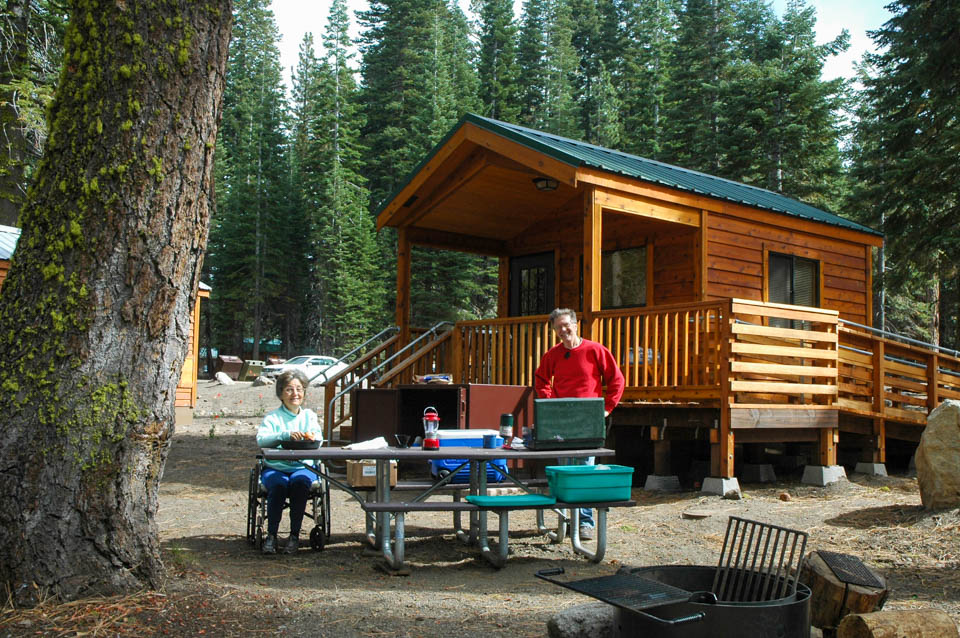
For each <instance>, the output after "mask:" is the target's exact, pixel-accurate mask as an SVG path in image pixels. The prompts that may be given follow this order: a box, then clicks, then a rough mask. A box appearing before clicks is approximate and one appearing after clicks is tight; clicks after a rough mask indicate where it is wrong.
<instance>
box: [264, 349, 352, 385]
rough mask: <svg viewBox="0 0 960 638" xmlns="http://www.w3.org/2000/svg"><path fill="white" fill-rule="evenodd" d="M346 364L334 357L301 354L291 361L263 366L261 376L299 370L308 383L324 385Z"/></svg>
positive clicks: (272, 375) (273, 375)
mask: <svg viewBox="0 0 960 638" xmlns="http://www.w3.org/2000/svg"><path fill="white" fill-rule="evenodd" d="M346 367H347V364H346V363H344V362H343V361H341V360H340V359H337V358H336V357H325V356H323V355H309V354H302V355H300V356H297V357H293V358H292V359H287V360H286V361H284V362H283V363H277V364H274V365H269V366H264V368H263V375H264V376H267V377H275V376H277V375H278V374H280V373H282V372H286V371H287V370H300V371H301V372H303V373H304V374H305V375H307V378H308V379H309V380H310V383H326V382H327V379H329V378H330V377H332V376H334V375H336V374H338V373H339V372H340V371H341V370H344V369H345V368H346Z"/></svg>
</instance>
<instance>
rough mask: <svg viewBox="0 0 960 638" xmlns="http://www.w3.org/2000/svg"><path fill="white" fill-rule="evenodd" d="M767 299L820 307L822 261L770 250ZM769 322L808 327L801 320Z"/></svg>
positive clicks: (799, 327)
mask: <svg viewBox="0 0 960 638" xmlns="http://www.w3.org/2000/svg"><path fill="white" fill-rule="evenodd" d="M767 300H768V301H770V302H772V303H785V304H791V305H794V306H812V307H817V306H819V305H820V263H819V262H818V261H816V260H815V259H805V258H803V257H795V256H794V255H781V254H778V253H770V274H769V282H768V294H767ZM770 325H776V326H779V327H781V328H798V329H805V328H806V326H805V324H804V322H802V321H788V320H778V321H773V320H771V324H770Z"/></svg>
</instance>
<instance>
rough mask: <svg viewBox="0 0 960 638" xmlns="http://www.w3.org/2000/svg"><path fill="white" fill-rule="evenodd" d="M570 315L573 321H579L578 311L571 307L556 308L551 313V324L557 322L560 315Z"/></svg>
mask: <svg viewBox="0 0 960 638" xmlns="http://www.w3.org/2000/svg"><path fill="white" fill-rule="evenodd" d="M564 316H566V317H570V321H571V322H572V323H577V313H576V311H574V310H570V308H554V309H553V312H551V313H550V325H551V326H552V325H554V324H555V323H557V319H559V318H560V317H564Z"/></svg>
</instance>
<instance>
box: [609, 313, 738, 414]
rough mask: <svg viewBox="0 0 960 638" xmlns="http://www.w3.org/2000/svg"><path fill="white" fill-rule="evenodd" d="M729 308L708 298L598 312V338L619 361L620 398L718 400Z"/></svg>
mask: <svg viewBox="0 0 960 638" xmlns="http://www.w3.org/2000/svg"><path fill="white" fill-rule="evenodd" d="M728 306H729V304H728V303H727V302H725V301H711V302H704V303H695V304H683V305H676V306H660V307H653V308H633V309H629V310H605V311H602V312H600V313H598V314H597V315H596V319H595V321H596V322H597V340H598V341H599V342H600V343H602V344H603V345H605V346H607V348H609V349H610V351H611V352H612V353H613V356H614V358H616V360H617V362H618V363H619V364H620V370H621V371H622V372H623V376H624V379H625V381H626V390H625V391H624V398H625V399H636V400H670V401H685V400H703V399H719V398H720V362H721V360H720V352H721V344H722V339H723V321H722V319H723V317H724V316H725V315H726V314H728Z"/></svg>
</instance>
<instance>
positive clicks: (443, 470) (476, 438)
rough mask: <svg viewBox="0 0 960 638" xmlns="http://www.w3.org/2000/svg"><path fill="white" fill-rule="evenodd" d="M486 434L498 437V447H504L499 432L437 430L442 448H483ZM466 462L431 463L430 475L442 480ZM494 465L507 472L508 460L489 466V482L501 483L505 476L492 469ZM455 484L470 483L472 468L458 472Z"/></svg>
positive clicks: (443, 461) (498, 460) (450, 460)
mask: <svg viewBox="0 0 960 638" xmlns="http://www.w3.org/2000/svg"><path fill="white" fill-rule="evenodd" d="M484 434H492V435H494V436H496V437H497V443H496V445H497V447H502V446H503V438H501V437H500V433H499V432H498V431H497V430H480V429H476V430H437V435H438V436H439V438H440V447H483V435H484ZM464 460H465V459H440V460H438V461H430V474H431V476H433V477H434V478H442V477H441V475H443V476H446V475H447V474H449V473H450V472H453V471H454V470H455V469H457V467H458V466H459V465H460V464H461V463H463V462H464ZM494 465H495V466H497V467H499V468H500V469H501V470H503V471H504V472H506V471H507V459H496V460H494V461H490V462H489V463H488V464H487V481H489V482H491V483H499V482H500V481H501V480H502V478H503V476H502V475H501V474H500V473H499V472H497V471H496V470H495V469H493V467H491V466H494ZM453 482H454V483H469V482H470V466H469V465H467V466H464V468H463V469H462V470H460V471H459V472H457V475H456V476H455V477H454V479H453Z"/></svg>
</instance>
